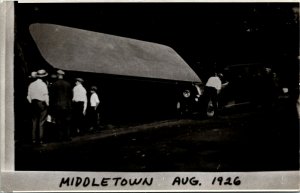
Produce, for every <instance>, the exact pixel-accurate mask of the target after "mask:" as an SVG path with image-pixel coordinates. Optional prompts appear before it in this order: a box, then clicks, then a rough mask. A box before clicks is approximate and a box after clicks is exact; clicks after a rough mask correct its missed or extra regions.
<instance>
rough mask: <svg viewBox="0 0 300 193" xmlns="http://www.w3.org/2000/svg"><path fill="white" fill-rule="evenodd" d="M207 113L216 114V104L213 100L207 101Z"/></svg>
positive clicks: (208, 115)
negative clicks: (214, 104)
mask: <svg viewBox="0 0 300 193" xmlns="http://www.w3.org/2000/svg"><path fill="white" fill-rule="evenodd" d="M206 115H207V117H213V116H214V115H215V110H214V106H213V103H212V101H211V100H209V101H208V103H207V108H206Z"/></svg>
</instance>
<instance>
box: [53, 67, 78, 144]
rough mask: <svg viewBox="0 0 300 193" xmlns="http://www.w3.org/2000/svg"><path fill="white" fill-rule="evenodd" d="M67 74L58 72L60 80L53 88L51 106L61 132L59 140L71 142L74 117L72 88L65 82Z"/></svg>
mask: <svg viewBox="0 0 300 193" xmlns="http://www.w3.org/2000/svg"><path fill="white" fill-rule="evenodd" d="M64 75H65V72H64V71H62V70H58V71H57V78H58V80H57V81H55V82H54V83H53V84H52V86H51V90H50V91H51V93H50V96H51V97H50V106H51V109H52V116H53V119H54V120H55V124H56V128H57V129H58V132H59V140H65V141H68V140H70V129H71V117H72V116H71V115H72V97H73V92H72V86H71V84H70V83H69V82H67V81H66V80H64V79H63V78H64Z"/></svg>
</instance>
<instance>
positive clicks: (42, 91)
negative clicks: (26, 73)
mask: <svg viewBox="0 0 300 193" xmlns="http://www.w3.org/2000/svg"><path fill="white" fill-rule="evenodd" d="M34 99H37V100H40V101H45V102H46V104H47V105H49V94H48V87H47V85H46V83H45V82H43V81H42V80H41V79H37V80H36V81H34V82H32V83H31V84H30V85H29V87H28V94H27V100H28V101H29V102H30V103H31V102H32V100H34Z"/></svg>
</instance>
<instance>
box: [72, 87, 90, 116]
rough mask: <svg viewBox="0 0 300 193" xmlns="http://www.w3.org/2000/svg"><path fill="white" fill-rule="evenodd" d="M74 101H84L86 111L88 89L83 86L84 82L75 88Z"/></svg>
mask: <svg viewBox="0 0 300 193" xmlns="http://www.w3.org/2000/svg"><path fill="white" fill-rule="evenodd" d="M73 101H75V102H84V109H83V111H84V112H85V110H86V107H87V96H86V90H85V88H84V87H83V86H82V84H78V85H76V86H75V87H74V88H73Z"/></svg>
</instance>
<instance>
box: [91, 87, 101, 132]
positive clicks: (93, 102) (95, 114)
mask: <svg viewBox="0 0 300 193" xmlns="http://www.w3.org/2000/svg"><path fill="white" fill-rule="evenodd" d="M89 103H90V106H89V111H88V113H89V115H88V116H89V121H90V126H91V127H90V129H89V130H90V131H92V130H95V129H96V128H97V122H98V111H97V108H98V106H99V104H100V100H99V97H98V95H97V87H96V86H92V87H91V97H90V101H89Z"/></svg>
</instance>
